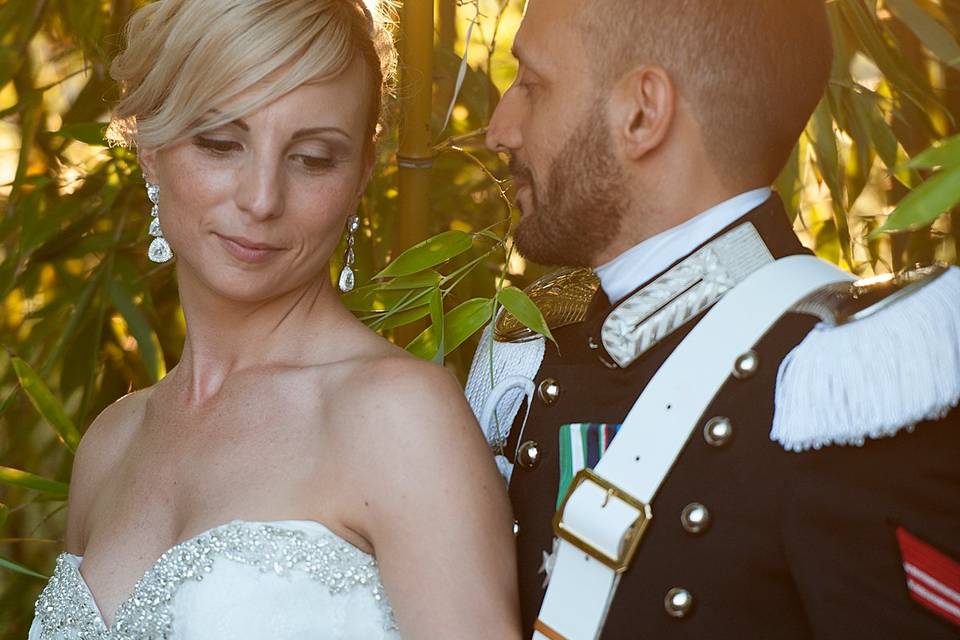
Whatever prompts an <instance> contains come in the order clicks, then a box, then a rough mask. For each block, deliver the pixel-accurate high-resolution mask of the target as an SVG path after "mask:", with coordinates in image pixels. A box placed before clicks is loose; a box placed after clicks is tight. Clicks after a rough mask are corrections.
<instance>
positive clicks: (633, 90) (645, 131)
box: [609, 66, 677, 160]
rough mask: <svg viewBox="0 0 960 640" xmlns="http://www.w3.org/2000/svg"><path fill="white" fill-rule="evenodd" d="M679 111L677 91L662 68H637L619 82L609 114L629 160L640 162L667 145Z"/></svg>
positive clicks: (616, 136) (613, 94)
mask: <svg viewBox="0 0 960 640" xmlns="http://www.w3.org/2000/svg"><path fill="white" fill-rule="evenodd" d="M676 108H677V91H676V87H675V86H674V84H673V80H672V79H671V78H670V74H669V73H667V71H666V70H665V69H664V68H662V67H657V66H643V67H637V68H636V69H633V70H632V71H630V72H628V73H626V74H625V75H624V76H623V77H621V78H620V80H619V81H617V83H616V84H615V85H614V89H613V93H612V95H611V99H610V110H609V112H610V116H611V117H612V119H613V122H612V125H613V127H614V137H615V139H616V138H619V140H618V142H619V143H620V146H621V147H622V148H623V153H624V156H625V157H626V159H627V160H639V159H641V158H643V157H644V156H646V155H647V154H649V153H650V152H651V151H653V150H655V149H657V148H658V147H659V146H660V145H661V144H662V143H663V141H664V140H665V139H666V137H667V133H668V132H669V131H670V127H671V125H672V124H673V119H674V115H675V114H676Z"/></svg>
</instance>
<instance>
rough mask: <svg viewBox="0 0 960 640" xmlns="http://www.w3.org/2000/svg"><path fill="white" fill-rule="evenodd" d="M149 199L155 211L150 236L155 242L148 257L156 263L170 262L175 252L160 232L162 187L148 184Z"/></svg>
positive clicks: (151, 213) (152, 212) (148, 252)
mask: <svg viewBox="0 0 960 640" xmlns="http://www.w3.org/2000/svg"><path fill="white" fill-rule="evenodd" d="M147 197H148V198H150V202H152V203H153V209H151V211H150V215H151V216H152V217H153V220H151V221H150V235H151V236H153V242H151V243H150V249H148V250H147V257H148V258H150V259H151V260H153V261H154V262H169V261H170V260H171V259H172V258H173V250H171V249H170V244H169V243H168V242H167V240H166V238H164V237H163V231H161V230H160V217H159V216H160V185H158V184H153V183H152V182H148V183H147Z"/></svg>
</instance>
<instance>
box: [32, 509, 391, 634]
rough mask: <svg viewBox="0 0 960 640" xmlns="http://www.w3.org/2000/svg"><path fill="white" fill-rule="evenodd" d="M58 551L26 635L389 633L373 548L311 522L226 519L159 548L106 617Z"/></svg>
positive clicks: (73, 562) (74, 566)
mask: <svg viewBox="0 0 960 640" xmlns="http://www.w3.org/2000/svg"><path fill="white" fill-rule="evenodd" d="M80 560H81V558H79V557H78V556H72V555H70V554H66V553H64V554H61V555H60V557H59V558H57V562H56V568H55V571H54V574H53V576H52V577H51V578H50V581H49V582H48V584H47V586H46V588H44V590H43V592H42V593H41V594H40V597H39V598H38V600H37V604H36V617H35V620H34V623H33V626H32V627H31V630H30V636H29V638H28V640H80V639H84V640H88V639H89V640H134V639H135V640H161V639H162V640H186V639H188V638H204V639H219V638H227V637H246V638H260V637H264V638H267V637H270V638H299V637H310V638H318V639H320V638H322V639H328V638H329V639H330V640H333V639H339V638H355V637H363V638H370V639H371V640H374V639H383V640H396V639H398V638H399V635H398V634H397V631H396V624H395V623H394V619H393V613H392V611H391V609H390V605H389V603H388V602H387V598H386V595H385V593H384V590H383V586H382V585H381V583H380V576H379V571H378V569H377V564H376V561H375V560H374V558H373V557H372V556H370V555H368V554H366V553H364V552H363V551H361V550H360V549H358V548H356V547H354V546H353V545H351V544H349V543H348V542H346V541H344V540H343V539H342V538H340V537H338V536H336V535H335V534H333V533H332V532H331V531H329V530H328V529H327V528H326V527H324V526H323V525H321V524H320V523H318V522H314V521H309V520H288V521H278V522H245V521H239V520H238V521H234V522H231V523H229V524H225V525H221V526H219V527H215V528H213V529H210V530H208V531H205V532H204V533H201V534H200V535H198V536H195V537H193V538H191V539H189V540H186V541H184V542H181V543H179V544H177V545H176V546H174V547H172V548H171V549H169V550H168V551H166V552H165V553H164V554H163V555H162V556H161V557H160V558H159V559H158V560H157V561H156V562H155V563H154V565H153V566H152V567H150V569H148V570H147V572H146V573H145V574H144V575H143V577H142V578H141V579H140V580H139V581H138V582H137V584H136V586H135V587H134V591H133V593H132V594H131V595H130V596H129V597H128V598H127V599H126V600H125V601H124V602H123V603H122V604H121V605H120V606H119V608H118V609H117V612H116V616H115V618H116V620H115V622H114V624H113V625H112V626H108V625H107V624H106V622H105V621H104V619H103V615H102V614H101V612H100V610H99V609H98V608H97V605H96V602H95V600H94V598H93V595H92V594H91V592H90V590H89V588H88V587H87V584H86V582H85V581H84V579H83V576H82V575H81V574H80V570H79V566H80Z"/></svg>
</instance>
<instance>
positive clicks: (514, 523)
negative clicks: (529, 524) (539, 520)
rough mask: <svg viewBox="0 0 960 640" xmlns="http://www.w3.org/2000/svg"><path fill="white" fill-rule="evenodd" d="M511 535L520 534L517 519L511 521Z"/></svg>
mask: <svg viewBox="0 0 960 640" xmlns="http://www.w3.org/2000/svg"><path fill="white" fill-rule="evenodd" d="M513 535H514V537H516V536H519V535H520V521H519V520H514V521H513Z"/></svg>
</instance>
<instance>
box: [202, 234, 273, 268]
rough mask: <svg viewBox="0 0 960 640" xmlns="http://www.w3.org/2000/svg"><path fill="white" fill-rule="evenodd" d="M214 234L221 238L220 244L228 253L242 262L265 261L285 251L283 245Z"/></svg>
mask: <svg viewBox="0 0 960 640" xmlns="http://www.w3.org/2000/svg"><path fill="white" fill-rule="evenodd" d="M214 235H215V236H217V238H219V239H220V244H222V245H223V248H224V249H226V250H227V253H229V254H230V255H232V256H233V257H234V258H236V259H237V260H240V261H242V262H251V263H257V262H264V261H265V260H269V259H270V258H272V257H273V256H275V255H277V254H278V253H279V252H281V251H283V248H282V247H275V246H273V245H269V244H265V243H262V242H254V241H252V240H248V239H246V238H243V237H237V236H225V235H221V234H219V233H214Z"/></svg>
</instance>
